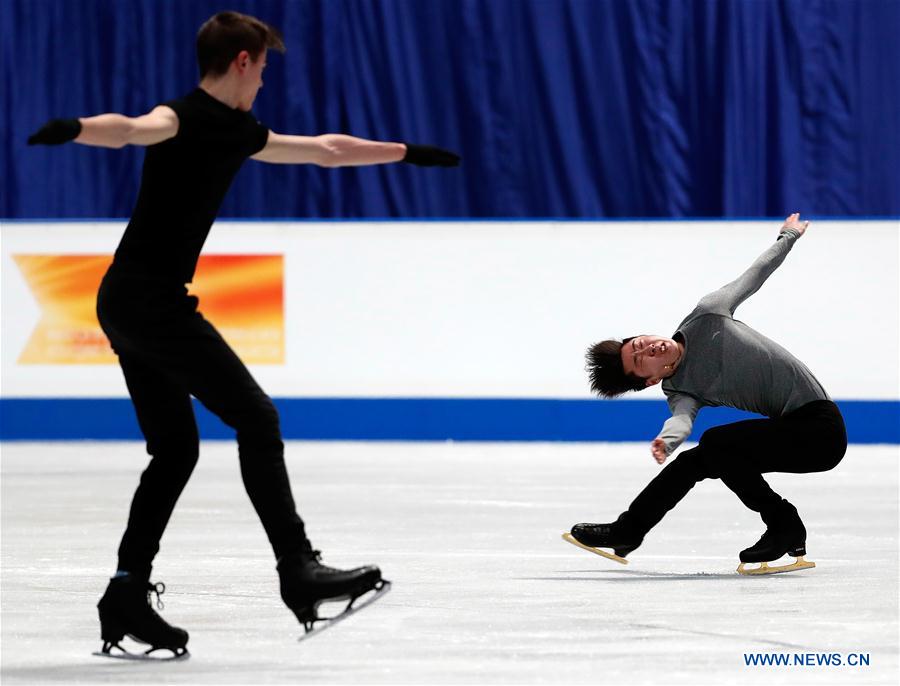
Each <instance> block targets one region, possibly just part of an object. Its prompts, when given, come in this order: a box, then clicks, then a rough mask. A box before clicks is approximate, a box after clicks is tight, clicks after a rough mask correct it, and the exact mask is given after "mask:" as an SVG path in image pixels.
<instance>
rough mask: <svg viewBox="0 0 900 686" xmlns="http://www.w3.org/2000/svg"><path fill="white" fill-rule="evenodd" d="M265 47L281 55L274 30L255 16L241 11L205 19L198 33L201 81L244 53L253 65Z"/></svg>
mask: <svg viewBox="0 0 900 686" xmlns="http://www.w3.org/2000/svg"><path fill="white" fill-rule="evenodd" d="M266 48H273V49H275V50H277V51H278V52H284V50H285V48H284V40H282V38H281V34H280V33H279V32H278V30H277V29H274V28H272V27H271V26H269V25H268V24H266V23H265V22H262V21H260V20H259V19H257V18H256V17H251V16H250V15H247V14H241V13H240V12H219V13H218V14H216V15H214V16H212V17H210V18H209V19H207V20H206V22H205V23H204V24H203V26H201V27H200V31H198V32H197V63H198V64H199V65H200V78H201V79H202V78H203V77H204V76H206V75H207V74H209V75H212V76H219V75H221V74H224V73H225V72H227V71H228V65H230V64H231V61H232V60H233V59H234V58H235V57H237V56H238V53H239V52H240V51H241V50H246V51H247V52H249V53H250V56H251V57H252V58H253V61H254V62H255V61H256V60H257V58H258V57H259V56H260V55H261V54H262V52H263V50H265V49H266Z"/></svg>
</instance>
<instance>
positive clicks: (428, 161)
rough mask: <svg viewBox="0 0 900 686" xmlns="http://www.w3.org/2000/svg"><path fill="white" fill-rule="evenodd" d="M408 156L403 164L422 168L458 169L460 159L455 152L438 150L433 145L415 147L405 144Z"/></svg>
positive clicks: (403, 160)
mask: <svg viewBox="0 0 900 686" xmlns="http://www.w3.org/2000/svg"><path fill="white" fill-rule="evenodd" d="M405 145H406V155H405V156H404V157H403V159H402V160H401V162H406V163H407V164H415V165H418V166H420V167H458V166H459V160H460V157H459V155H457V154H456V153H455V152H450V151H449V150H444V149H443V148H436V147H434V146H433V145H413V144H412V143H405Z"/></svg>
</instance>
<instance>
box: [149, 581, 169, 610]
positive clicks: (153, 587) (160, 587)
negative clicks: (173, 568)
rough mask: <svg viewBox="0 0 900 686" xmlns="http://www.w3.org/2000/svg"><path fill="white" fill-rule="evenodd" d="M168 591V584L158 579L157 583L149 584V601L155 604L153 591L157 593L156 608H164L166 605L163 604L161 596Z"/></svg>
mask: <svg viewBox="0 0 900 686" xmlns="http://www.w3.org/2000/svg"><path fill="white" fill-rule="evenodd" d="M165 592H166V585H165V584H164V583H163V582H162V581H158V582H156V583H155V584H149V583H148V584H147V602H148V603H150V604H151V605H152V604H153V599H152V598H151V597H150V596H151V595H152V594H153V593H155V594H156V609H157V610H162V609H163V608H164V607H165V605H164V604H163V601H162V599H161V598H160V596H161V595H162V594H163V593H165Z"/></svg>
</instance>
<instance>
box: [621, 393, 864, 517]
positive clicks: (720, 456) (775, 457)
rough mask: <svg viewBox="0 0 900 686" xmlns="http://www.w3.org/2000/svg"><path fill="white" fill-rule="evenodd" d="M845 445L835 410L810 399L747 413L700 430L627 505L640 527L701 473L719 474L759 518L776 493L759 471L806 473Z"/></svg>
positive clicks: (774, 504) (777, 500)
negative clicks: (765, 413) (759, 414)
mask: <svg viewBox="0 0 900 686" xmlns="http://www.w3.org/2000/svg"><path fill="white" fill-rule="evenodd" d="M846 450H847V433H846V430H845V428H844V420H843V418H842V417H841V413H840V410H838V408H837V405H835V404H834V403H833V402H831V401H830V400H816V401H813V402H811V403H807V404H806V405H804V406H803V407H801V408H799V409H797V410H795V411H794V412H790V413H788V414H786V415H784V416H782V417H778V418H777V419H750V420H747V421H743V422H736V423H734V424H726V425H724V426H717V427H714V428H712V429H709V430H708V431H706V432H704V434H703V436H701V437H700V443H699V445H698V446H697V447H696V448H692V449H691V450H686V451H685V452H683V453H681V454H680V455H679V456H678V457H676V458H675V459H674V460H673V461H672V462H671V463H670V464H669V465H667V466H666V467H665V469H663V470H662V472H660V474H659V475H658V476H657V477H656V478H655V479H653V481H651V482H650V483H649V484H648V485H647V487H646V488H645V489H644V490H643V491H641V493H640V495H638V497H637V498H635V499H634V502H632V503H631V505H630V506H629V508H628V515H629V519H631V520H632V521H633V522H634V523H635V525H637V526H638V528H641V529H643V531H644V533H646V532H647V531H649V530H650V529H652V528H653V527H654V526H656V525H657V524H658V523H659V521H660V520H661V519H662V518H663V517H664V516H665V514H666V513H667V512H668V511H669V510H671V509H672V508H673V507H675V505H677V504H678V502H679V501H680V500H681V499H682V498H683V497H684V496H685V495H687V492H688V491H690V490H691V488H693V486H694V484H696V483H697V482H699V481H703V479H721V480H722V482H723V483H724V484H725V485H726V486H728V488H730V489H731V490H732V491H733V492H734V494H735V495H737V497H738V498H740V499H741V502H742V503H744V505H746V506H747V507H748V508H750V509H751V510H753V511H754V512H759V513H760V514H761V515H762V517H763V520H767V518H768V516H769V515H770V514H772V513H773V512H774V511H775V510H777V509H778V507H779V505H780V504H781V502H782V499H781V496H779V495H778V494H777V493H775V491H773V490H772V489H771V487H770V486H769V484H767V483H766V480H765V479H763V477H762V475H763V474H765V473H767V472H790V473H793V474H807V473H809V472H825V471H828V470H829V469H833V468H834V467H835V466H837V464H838V463H839V462H840V461H841V459H842V458H843V457H844V453H845V452H846Z"/></svg>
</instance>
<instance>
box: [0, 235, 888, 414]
mask: <svg viewBox="0 0 900 686" xmlns="http://www.w3.org/2000/svg"><path fill="white" fill-rule="evenodd" d="M779 224H780V222H777V221H774V222H773V221H731V222H725V221H716V222H607V223H601V222H480V223H479V222H422V223H419V222H331V223H313V222H310V223H306V222H293V223H291V222H283V223H278V222H246V223H242V222H219V223H218V224H217V225H216V226H215V227H214V228H213V231H212V233H211V236H210V239H209V240H208V242H207V245H206V248H205V250H204V252H205V253H217V254H228V253H237V254H257V253H283V254H284V256H285V257H284V259H285V301H284V302H285V326H286V339H287V355H286V359H287V362H286V364H285V365H284V366H266V365H260V366H256V367H254V368H253V373H254V375H255V376H256V377H257V379H258V380H259V381H260V383H261V385H262V386H263V388H264V389H265V390H266V391H267V392H268V393H269V394H270V395H272V396H276V397H426V398H427V397H473V398H478V397H551V398H583V397H587V395H588V394H587V382H586V378H585V374H584V371H583V367H584V361H583V353H584V350H585V348H586V347H587V346H588V345H589V344H590V343H592V342H594V341H596V340H599V339H601V338H604V337H609V336H624V335H630V334H634V333H662V334H668V333H671V331H672V330H673V329H674V327H675V326H676V325H677V324H678V322H679V321H680V320H681V319H682V318H683V316H684V315H686V314H687V313H688V312H689V311H690V310H691V309H692V308H693V306H694V304H695V303H696V301H697V300H698V299H699V298H700V297H701V296H702V295H704V294H705V293H707V292H708V291H710V290H713V289H715V288H718V287H719V286H721V285H723V284H724V283H726V282H728V281H730V280H731V279H733V278H734V277H736V276H737V275H738V274H739V273H741V272H742V271H743V270H744V269H745V268H746V267H747V266H749V264H750V263H751V262H752V261H753V259H755V258H756V256H757V255H758V254H759V253H761V252H762V251H763V250H764V249H765V248H766V247H767V246H768V245H769V243H770V242H771V241H772V240H774V238H775V236H776V235H777V232H778V227H779ZM123 228H124V222H102V223H78V222H72V223H57V224H42V223H15V222H12V223H10V222H5V223H4V225H3V227H2V260H0V267H2V318H3V327H2V369H0V371H2V378H3V385H2V394H3V396H5V397H90V396H95V397H102V396H106V397H116V396H122V397H124V396H125V395H126V391H125V386H124V382H123V380H122V375H121V372H120V371H119V369H118V368H117V367H116V366H115V365H103V366H96V365H67V366H64V365H19V364H17V362H16V360H17V358H18V355H19V354H20V352H21V350H22V348H23V346H24V345H25V343H26V341H27V338H28V336H29V335H30V332H31V331H32V330H33V328H34V325H35V324H36V323H37V321H38V318H39V309H38V306H37V304H36V303H35V302H34V299H33V297H32V296H31V294H30V292H29V289H28V287H27V285H26V284H25V282H24V280H23V278H22V275H21V273H20V272H19V270H18V268H17V267H16V265H15V264H14V263H13V262H12V258H11V255H13V254H17V253H52V254H70V253H112V251H113V250H114V249H115V247H116V245H117V243H118V239H119V237H120V234H121V232H122V230H123ZM898 233H900V231H898V222H896V221H852V222H837V221H820V222H819V221H816V222H814V223H813V225H812V227H811V228H810V230H809V232H808V234H807V236H805V237H804V238H802V239H801V240H800V241H799V242H798V243H797V244H796V245H795V247H794V249H793V251H792V252H791V254H790V255H789V256H788V258H787V260H786V261H785V263H784V264H783V265H782V267H781V268H780V269H779V270H778V271H777V272H776V273H775V274H774V275H773V276H772V277H771V278H770V279H769V282H768V283H767V284H765V286H764V287H763V288H762V290H761V291H760V292H759V293H757V294H756V295H754V296H753V297H752V298H751V299H750V300H749V301H747V302H746V303H745V304H744V305H743V306H742V307H741V308H740V309H739V310H738V313H737V315H738V318H740V319H742V320H743V321H746V322H747V323H749V324H750V325H752V326H754V327H755V328H757V329H758V330H760V331H762V332H763V333H765V334H766V335H767V336H769V337H770V338H772V339H774V340H776V341H778V342H779V343H781V344H783V345H785V346H786V347H787V348H788V349H789V350H791V351H793V352H794V353H795V354H796V355H797V356H798V357H799V358H800V359H801V360H803V361H804V362H805V363H806V364H807V365H808V366H809V367H810V368H811V369H812V370H813V372H814V373H815V374H816V376H817V377H818V378H819V379H820V381H821V382H822V383H823V384H824V386H825V387H826V388H827V389H828V391H829V393H830V394H831V395H832V397H834V398H840V399H871V400H876V399H878V400H880V399H894V400H895V399H898V398H900V363H898V354H897V353H898V350H900V349H898V344H897V341H898V340H900V324H898V318H900V314H898V313H900V276H898V274H900V254H898V252H900V248H898V246H900V242H898ZM201 310H202V302H201ZM214 323H215V322H214ZM641 397H642V398H652V397H661V393H660V391H659V389H653V390H651V391H649V392H646V393H643V394H641Z"/></svg>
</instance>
